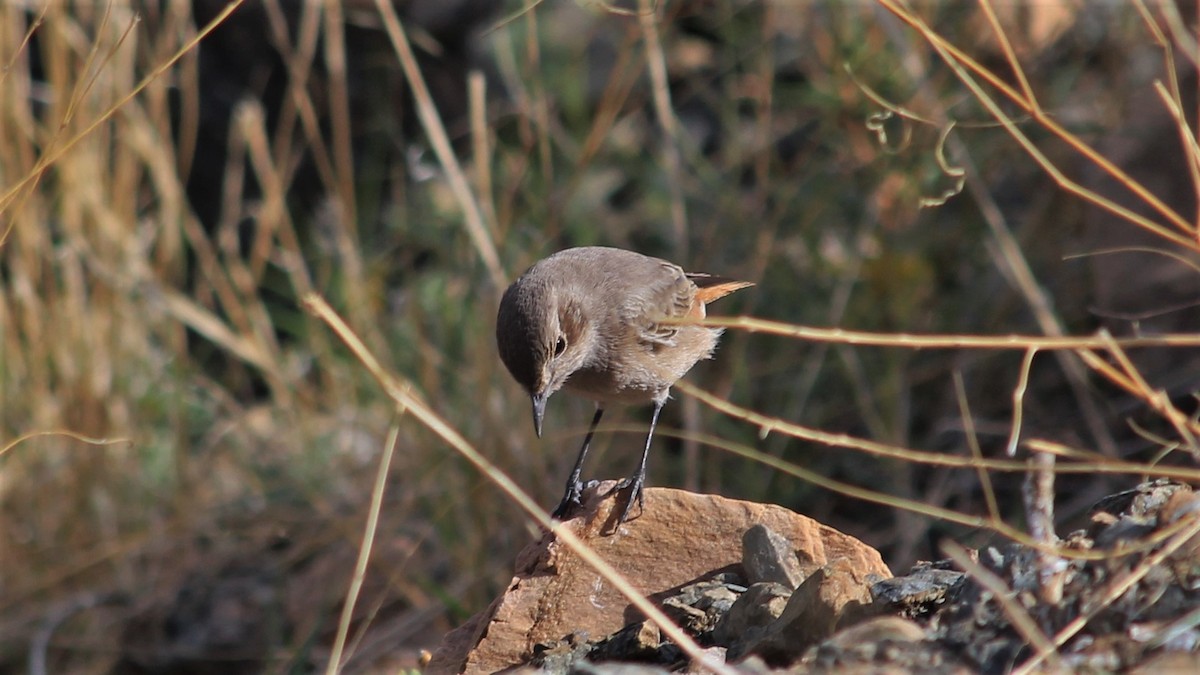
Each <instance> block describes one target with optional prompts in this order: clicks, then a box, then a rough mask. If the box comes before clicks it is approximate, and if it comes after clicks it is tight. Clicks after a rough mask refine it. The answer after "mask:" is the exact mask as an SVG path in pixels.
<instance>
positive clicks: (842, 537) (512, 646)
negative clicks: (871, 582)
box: [427, 481, 891, 673]
mask: <svg viewBox="0 0 1200 675" xmlns="http://www.w3.org/2000/svg"><path fill="white" fill-rule="evenodd" d="M614 485H615V483H614V482H611V481H609V482H605V483H602V484H601V485H599V486H598V487H597V488H595V489H592V490H588V491H587V492H585V493H584V505H583V508H582V509H581V510H580V513H579V515H578V516H577V517H575V518H573V519H572V520H570V521H568V522H567V523H565V524H564V527H569V528H571V530H572V531H573V532H575V534H576V535H578V536H579V538H580V539H582V540H583V541H584V543H586V544H587V545H588V546H590V547H592V549H593V550H595V551H596V552H597V553H598V554H599V555H600V556H601V557H603V558H604V559H605V560H606V561H607V562H608V563H609V564H611V565H612V566H613V567H615V568H616V569H617V571H619V572H620V573H621V574H623V575H624V576H625V577H626V578H627V579H628V580H629V581H630V583H632V584H633V586H634V587H635V588H637V589H638V590H640V591H641V592H642V593H644V594H646V595H647V596H649V597H650V598H651V599H656V598H657V597H662V596H664V595H666V592H667V591H670V590H672V589H678V588H679V587H681V586H684V585H686V584H689V583H692V582H695V581H698V580H701V579H705V578H708V577H710V576H711V575H713V574H715V573H717V572H719V571H722V570H725V571H728V570H735V571H738V572H741V571H742V570H741V556H742V535H743V534H744V533H745V532H746V530H748V529H749V528H751V527H753V526H754V525H758V524H762V525H766V526H767V527H769V528H771V529H772V530H774V531H776V532H778V533H779V534H781V535H783V536H784V537H785V538H787V539H788V540H789V541H790V542H791V544H792V546H793V547H795V549H796V550H797V553H798V554H799V558H800V560H801V561H802V563H801V567H802V568H803V569H804V572H805V574H809V573H812V572H814V571H815V570H816V569H818V568H820V567H822V566H823V565H825V564H826V563H828V562H830V561H832V560H844V561H845V565H846V567H844V568H842V569H852V570H854V571H855V576H856V577H859V578H865V577H866V576H867V575H871V574H874V575H878V576H879V577H881V578H888V577H891V572H890V571H889V570H888V568H887V566H886V565H884V563H883V559H882V558H881V557H880V555H879V552H878V551H876V550H875V549H873V548H871V547H870V546H867V545H866V544H863V543H862V542H860V541H858V540H857V539H855V538H853V537H851V536H849V535H846V534H843V533H841V532H839V531H837V530H835V529H833V528H831V527H828V526H825V525H822V524H821V523H818V522H817V521H815V520H813V519H811V518H808V517H806V516H802V515H799V514H796V513H793V512H792V511H789V510H787V509H785V508H783V507H780V506H774V505H768V504H756V503H753V502H745V501H738V500H734V499H726V498H724V497H718V496H715V495H702V494H694V493H691V492H685V491H682V490H674V489H668V488H649V489H647V490H646V491H645V497H646V508H645V511H644V512H639V510H638V509H636V508H635V509H634V511H633V514H634V515H633V517H632V518H631V519H630V520H629V521H628V522H626V523H624V524H622V525H620V526H617V527H616V528H615V530H614V523H615V518H616V513H614V506H615V505H616V502H617V499H618V498H617V496H615V495H609V496H604V495H605V493H607V492H608V491H609V490H611V489H612V488H613V486H614ZM641 618H643V617H641V616H640V615H639V614H638V613H637V612H636V610H634V609H633V608H632V606H631V605H630V604H629V602H628V601H627V600H626V599H625V598H624V596H622V595H621V594H620V593H618V592H617V591H616V589H614V588H613V587H612V586H611V585H610V584H609V583H608V582H606V581H605V580H604V579H603V578H602V577H601V576H600V575H599V574H598V573H596V572H595V571H594V570H592V569H591V568H590V567H589V566H588V565H587V564H586V563H585V562H583V561H582V560H581V559H580V558H579V557H578V556H576V555H575V554H574V553H572V552H571V551H570V549H568V548H567V547H566V546H565V545H564V544H562V543H561V542H558V541H557V540H556V539H555V538H554V537H552V536H551V535H550V534H549V533H547V534H545V535H544V536H543V537H542V539H541V540H540V541H538V542H537V543H535V544H533V545H531V546H529V547H528V548H526V549H525V550H524V551H522V552H521V554H520V555H519V556H518V558H517V569H516V576H514V577H513V580H512V583H511V584H510V585H509V588H508V590H507V592H505V594H504V595H502V596H501V597H499V598H497V599H496V600H495V601H494V602H493V603H492V604H491V606H490V607H488V609H487V610H485V611H484V612H482V613H481V614H479V615H476V616H475V617H473V618H472V619H471V620H470V621H468V622H467V624H465V625H464V626H462V627H461V628H459V629H457V630H455V631H453V632H451V633H450V634H449V635H447V636H446V638H445V640H443V642H442V645H441V646H440V647H439V648H438V650H437V652H436V653H435V654H434V658H433V661H432V663H431V664H430V666H429V669H428V671H427V672H430V673H448V672H460V671H461V672H472V673H473V672H495V671H497V670H502V669H504V668H508V667H511V666H515V665H518V664H521V663H524V662H526V661H527V660H528V659H529V658H530V656H531V654H532V652H533V647H534V645H536V644H538V643H542V642H550V641H553V640H558V639H561V638H563V637H564V636H566V635H567V634H569V633H572V632H574V631H586V632H587V633H588V634H589V636H590V637H591V638H599V637H603V636H606V635H609V634H611V633H613V632H615V631H617V630H619V629H621V628H622V627H624V626H625V625H626V624H629V623H633V622H635V621H638V620H640V619H641Z"/></svg>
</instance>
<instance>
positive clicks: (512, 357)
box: [496, 276, 592, 436]
mask: <svg viewBox="0 0 1200 675" xmlns="http://www.w3.org/2000/svg"><path fill="white" fill-rule="evenodd" d="M591 339H592V331H591V327H590V323H589V322H588V320H587V318H586V317H585V315H584V311H583V303H582V302H581V297H579V296H578V295H577V294H576V292H575V291H573V290H572V289H570V288H563V287H557V286H554V285H552V284H549V283H545V282H544V281H543V280H541V279H536V278H529V277H528V276H526V277H522V278H521V279H518V280H517V281H516V282H515V283H513V285H512V286H509V288H508V290H507V291H506V292H505V293H504V297H503V298H502V299H501V301H500V312H499V314H498V315H497V317H496V344H497V346H498V347H499V349H500V359H501V360H502V361H504V365H505V367H507V368H508V372H510V373H512V376H513V378H514V379H515V380H516V381H517V382H518V383H519V384H520V385H521V386H522V387H524V388H525V390H526V391H527V392H529V397H530V399H531V400H532V402H533V428H534V430H535V431H537V435H538V436H541V435H542V417H543V416H544V415H545V411H546V400H547V399H549V398H550V396H551V395H552V394H553V393H554V392H556V391H558V390H559V389H561V388H562V386H563V385H564V384H565V383H566V382H567V379H568V378H570V377H571V375H572V374H573V373H575V371H577V370H579V369H580V368H582V367H583V366H584V365H586V364H587V362H588V358H589V356H590V353H591V348H590V345H589V340H591Z"/></svg>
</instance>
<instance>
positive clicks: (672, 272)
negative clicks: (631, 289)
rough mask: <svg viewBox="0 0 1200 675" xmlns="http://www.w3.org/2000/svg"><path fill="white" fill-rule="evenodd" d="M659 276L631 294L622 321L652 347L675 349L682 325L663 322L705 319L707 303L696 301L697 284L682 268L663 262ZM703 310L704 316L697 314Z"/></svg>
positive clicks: (622, 313) (622, 312)
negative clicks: (676, 337)
mask: <svg viewBox="0 0 1200 675" xmlns="http://www.w3.org/2000/svg"><path fill="white" fill-rule="evenodd" d="M659 264H660V266H661V267H660V269H659V270H658V273H656V274H652V275H648V277H649V279H650V281H649V282H648V283H647V284H646V285H644V286H643V287H642V288H640V289H639V291H640V292H638V293H631V294H629V296H628V299H627V301H626V302H625V304H624V305H623V307H622V310H621V319H622V321H624V322H625V324H626V325H628V326H630V327H631V328H633V329H634V330H635V331H637V336H638V340H639V341H641V342H643V343H646V344H648V345H650V346H653V345H665V346H668V347H669V346H674V345H675V336H676V335H677V334H678V333H679V325H678V324H674V323H663V320H664V319H682V318H685V317H689V316H696V317H702V316H703V308H704V305H703V303H701V302H699V301H698V300H697V298H696V284H694V283H692V280H691V279H689V278H688V275H687V274H685V273H684V271H683V269H682V268H681V267H679V266H678V265H675V264H672V263H669V262H666V261H659ZM697 308H699V310H700V312H701V313H700V314H696V310H697Z"/></svg>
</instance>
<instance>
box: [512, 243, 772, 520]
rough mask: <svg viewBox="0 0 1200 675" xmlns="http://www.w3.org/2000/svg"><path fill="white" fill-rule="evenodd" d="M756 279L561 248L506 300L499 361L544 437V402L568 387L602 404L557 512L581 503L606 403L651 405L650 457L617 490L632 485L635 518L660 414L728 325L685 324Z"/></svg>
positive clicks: (629, 254) (599, 250) (605, 251)
mask: <svg viewBox="0 0 1200 675" xmlns="http://www.w3.org/2000/svg"><path fill="white" fill-rule="evenodd" d="M747 286H753V284H751V283H749V282H745V281H731V280H729V279H722V278H720V277H714V276H709V275H707V274H690V273H687V272H684V271H683V269H682V268H680V267H679V266H678V265H675V264H672V263H669V262H667V261H665V260H660V259H658V258H651V257H649V256H645V255H642V254H640V253H634V252H633V251H625V250H622V249H618V248H604V247H599V246H587V247H582V248H570V249H567V250H565V251H559V252H558V253H555V254H554V255H552V256H550V257H548V258H545V259H544V260H541V261H539V262H538V263H536V264H534V265H533V267H530V268H529V270H528V271H526V272H525V274H523V275H521V278H519V279H517V280H516V281H515V282H513V284H512V286H509V287H508V290H507V291H505V293H504V298H503V299H501V301H500V312H499V315H498V316H497V318H496V343H497V345H498V346H499V348H500V358H501V359H502V360H503V361H504V365H505V366H506V367H507V368H508V372H510V373H512V376H513V378H515V379H516V380H517V382H518V383H520V385H521V386H523V387H524V388H525V390H526V391H528V392H529V395H530V397H531V398H532V400H533V427H534V430H535V431H536V432H537V435H538V436H539V437H541V435H542V417H543V416H544V414H545V411H546V399H548V398H550V395H551V394H553V393H554V392H556V391H558V390H559V389H562V388H566V389H567V391H570V392H572V393H574V394H577V395H579V396H583V397H586V398H589V399H592V400H593V401H595V402H596V414H595V415H594V416H593V417H592V424H591V426H590V427H588V432H587V435H586V436H584V438H583V447H582V448H580V450H579V458H578V459H576V460H575V468H574V469H573V470H572V471H571V476H570V477H569V478H568V479H567V489H566V493H565V494H564V495H563V498H562V502H560V503H559V505H558V507H557V508H555V509H554V517H555V518H559V519H562V518H563V517H565V516H566V515H567V514H568V513H569V512H570V511H571V509H572V508H573V507H575V506H578V505H579V499H580V496H581V494H582V492H583V489H584V487H585V486H584V485H583V483H582V482H581V481H580V472H581V471H582V469H583V459H584V457H585V456H586V455H587V451H588V445H589V444H590V443H591V440H592V434H593V433H594V432H595V431H596V425H597V424H599V423H600V417H601V416H602V415H603V414H604V408H605V406H607V405H609V404H612V403H622V404H639V403H653V404H654V413H653V415H652V416H651V418H650V433H649V435H648V436H646V446H645V449H643V450H642V461H641V463H640V464H638V468H637V471H635V472H634V474H633V475H632V476H630V477H629V478H627V479H625V480H624V481H622V482H621V483H620V485H619V486H618V489H621V490H624V489H627V488H628V489H630V494H629V499H628V501H626V503H625V508H624V510H623V511H622V512H621V518H620V520H619V521H618V522H625V520H626V519H627V518H628V517H629V511H630V509H631V508H632V505H633V501H634V499H635V498H636V499H637V501H638V505H639V507H640V508H643V509H644V508H645V499H644V497H643V496H642V487H643V486H644V484H645V480H646V457H647V455H648V454H649V452H650V441H651V439H652V438H654V427H655V425H656V424H657V423H658V414H659V412H661V411H662V407H663V404H664V403H666V402H667V397H668V395H669V394H670V391H671V385H673V384H675V382H676V381H678V380H679V378H681V377H683V376H684V374H685V373H687V371H689V370H691V368H692V366H694V365H696V362H697V361H699V360H701V359H707V358H709V357H711V356H712V353H713V350H714V349H715V348H716V346H717V339H718V338H719V337H720V335H721V329H718V328H707V327H704V326H698V325H687V324H686V323H682V324H681V323H678V321H679V320H685V319H702V318H704V316H705V310H704V306H705V305H706V304H708V303H710V302H712V301H714V300H716V299H718V298H721V297H723V296H725V295H728V294H730V293H732V292H734V291H736V290H738V289H741V288H745V287H747Z"/></svg>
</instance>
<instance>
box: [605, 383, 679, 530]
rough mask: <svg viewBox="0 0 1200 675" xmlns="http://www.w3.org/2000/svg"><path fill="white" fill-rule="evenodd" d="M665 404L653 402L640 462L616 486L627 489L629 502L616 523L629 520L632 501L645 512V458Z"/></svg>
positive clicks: (648, 452) (664, 399)
mask: <svg viewBox="0 0 1200 675" xmlns="http://www.w3.org/2000/svg"><path fill="white" fill-rule="evenodd" d="M666 402H667V400H666V397H664V398H663V400H661V401H655V402H654V414H653V415H651V416H650V433H649V434H648V435H647V436H646V447H645V448H644V449H643V450H642V461H641V463H640V464H638V468H637V471H635V472H634V474H633V475H632V476H630V477H629V478H626V479H625V480H623V481H621V483H620V484H619V485H618V486H617V489H618V490H624V489H626V488H629V500H628V501H626V502H625V510H623V511H621V518H620V520H618V521H617V523H623V522H625V521H626V520H628V519H629V511H630V509H632V508H633V500H634V499H637V503H638V508H640V509H642V510H643V511H645V510H646V498H645V496H644V495H643V494H642V487H643V486H644V485H645V484H646V457H648V456H649V455H650V441H651V440H652V439H653V438H654V427H656V426H658V414H659V413H660V412H662V408H663V404H665V403H666Z"/></svg>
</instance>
